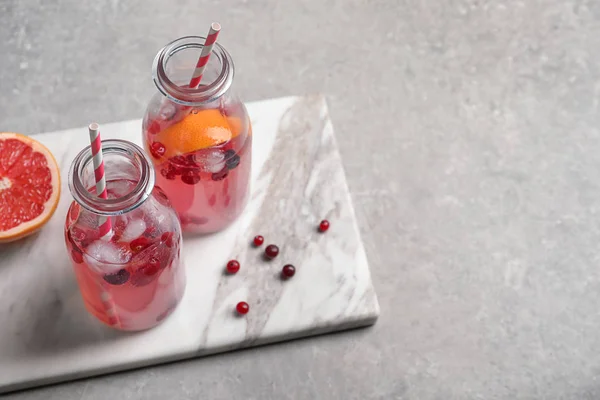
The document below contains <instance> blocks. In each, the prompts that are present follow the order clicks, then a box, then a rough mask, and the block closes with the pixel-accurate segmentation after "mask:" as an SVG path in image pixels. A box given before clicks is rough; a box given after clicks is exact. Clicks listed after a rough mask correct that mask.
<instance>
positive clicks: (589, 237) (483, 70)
mask: <svg viewBox="0 0 600 400" xmlns="http://www.w3.org/2000/svg"><path fill="white" fill-rule="evenodd" d="M167 3H168V2H165V1H160V0H146V1H141V0H138V1H125V0H121V1H119V0H95V1H92V0H86V1H81V0H70V1H45V0H22V1H18V0H0V38H1V40H0V60H1V66H0V129H2V130H13V131H20V132H25V133H35V132H39V131H50V130H56V129H61V128H69V127H74V126H84V125H86V124H87V123H88V122H89V121H90V120H97V121H99V122H109V121H118V120H124V119H131V118H138V117H140V116H141V115H142V113H143V111H144V107H145V104H146V102H147V100H148V98H149V97H150V96H151V94H152V93H153V92H154V87H153V85H152V83H151V80H150V65H151V62H152V59H153V57H154V55H155V53H156V51H157V50H158V49H159V47H161V46H162V45H163V44H165V43H166V42H167V41H170V40H171V39H174V38H176V37H179V36H183V35H187V34H204V31H205V30H206V27H207V26H208V24H209V22H210V21H212V20H218V21H220V22H221V23H222V25H223V32H222V34H221V39H220V40H221V42H222V43H223V44H224V45H225V46H226V47H227V48H228V49H229V50H230V51H231V53H232V54H233V56H234V59H235V60H236V66H237V78H236V85H237V88H238V89H239V91H240V93H241V95H242V96H243V97H244V98H245V99H246V100H248V101H250V100H259V99H265V98H271V97H278V96H285V95H290V94H312V93H316V92H323V93H325V94H326V95H327V98H328V102H329V105H330V109H331V114H332V119H333V122H334V127H335V129H336V134H337V138H338V142H339V144H340V147H341V152H342V156H343V158H344V166H345V168H346V171H347V175H348V180H349V185H350V189H351V192H352V197H353V200H354V203H355V206H356V210H357V214H358V219H359V223H360V228H361V231H362V234H363V238H364V241H365V243H366V249H367V254H368V257H369V260H370V263H371V269H372V273H373V276H374V283H375V286H376V290H377V292H378V295H379V300H380V303H381V309H382V316H381V318H380V320H379V322H378V323H377V325H376V326H375V327H373V328H372V329H366V330H359V331H353V332H349V333H342V334H335V335H330V336H323V337H318V338H312V339H307V340H300V341H295V342H290V343H284V344H279V345H273V346H267V347H262V348H256V349H251V350H247V351H241V352H234V353H229V354H225V355H218V356H213V357H207V358H203V359H195V360H191V361H185V362H181V363H174V364H170V365H165V366H157V367H152V368H145V369H141V370H136V371H132V372H126V373H121V374H115V375H112V376H105V377H99V378H93V379H87V380H82V381H77V382H73V383H68V384H62V385H57V386H52V387H47V388H42V389H36V390H30V391H25V392H21V393H15V394H11V395H8V396H6V398H9V399H44V400H46V399H57V400H58V399H60V400H71V399H77V400H79V399H83V400H92V399H107V398H115V399H198V398H203V399H344V400H349V399H443V400H447V399H516V398H519V399H521V398H522V399H597V398H599V397H600V381H599V380H598V379H597V377H598V375H600V333H599V331H600V313H599V312H598V311H597V310H598V308H599V303H600V246H599V245H598V243H599V242H600V230H599V229H598V227H599V223H598V217H599V216H600V131H599V127H600V113H599V112H598V104H599V100H600V95H599V92H600V83H599V82H600V80H599V78H600V67H599V65H600V56H599V54H600V52H599V49H600V3H599V2H598V1H592V0H590V1H586V0H548V1H542V0H535V1H534V0H522V1H498V0H447V1H441V0H439V1H418V0H412V1H409V0H402V1H394V0H372V1H367V0H346V1H342V0H329V1H322V0H301V1H292V0H287V1H281V0H240V1H225V0H220V1H217V0H202V1H192V0H187V1H177V2H174V3H176V6H174V5H169V6H167V5H166V4H167Z"/></svg>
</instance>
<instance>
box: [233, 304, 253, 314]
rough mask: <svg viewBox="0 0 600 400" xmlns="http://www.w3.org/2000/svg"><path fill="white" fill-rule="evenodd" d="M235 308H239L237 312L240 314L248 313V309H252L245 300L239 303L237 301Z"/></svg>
mask: <svg viewBox="0 0 600 400" xmlns="http://www.w3.org/2000/svg"><path fill="white" fill-rule="evenodd" d="M235 309H236V310H237V312H238V313H239V314H242V315H244V314H248V311H250V306H249V305H248V303H246V302H245V301H240V302H239V303H237V305H236V306H235Z"/></svg>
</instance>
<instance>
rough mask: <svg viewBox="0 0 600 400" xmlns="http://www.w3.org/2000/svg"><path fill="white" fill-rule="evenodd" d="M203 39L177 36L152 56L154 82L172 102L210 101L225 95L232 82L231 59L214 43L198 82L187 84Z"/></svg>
mask: <svg viewBox="0 0 600 400" xmlns="http://www.w3.org/2000/svg"><path fill="white" fill-rule="evenodd" d="M204 40H205V38H204V37H202V36H186V37H182V38H179V39H177V40H174V41H173V42H171V43H169V44H168V45H166V46H165V47H163V48H162V49H161V50H160V51H159V52H158V54H157V55H156V57H155V58H154V63H153V66H152V78H153V79H154V83H155V85H156V87H157V88H158V90H159V91H160V92H161V93H162V94H163V95H165V96H166V97H168V98H169V99H171V100H172V101H174V102H176V103H179V104H184V105H188V106H201V105H203V104H206V103H210V102H212V101H214V100H216V99H218V98H220V97H221V96H222V95H223V94H225V93H226V92H227V90H229V87H230V86H231V83H232V82H233V75H234V66H233V60H232V59H231V56H230V55H229V53H228V52H227V50H225V48H223V46H221V45H220V44H218V43H215V44H214V47H213V50H212V53H211V55H210V58H209V61H208V64H207V65H206V69H205V70H204V73H203V75H202V81H201V83H200V85H199V86H198V87H197V88H190V87H189V83H190V80H191V78H192V76H193V74H194V70H195V68H196V63H197V61H198V58H199V56H200V53H201V52H202V47H203V43H204Z"/></svg>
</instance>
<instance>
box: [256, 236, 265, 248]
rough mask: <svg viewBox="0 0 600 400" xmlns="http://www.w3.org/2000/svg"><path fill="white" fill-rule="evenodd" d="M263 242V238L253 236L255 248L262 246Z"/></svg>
mask: <svg viewBox="0 0 600 400" xmlns="http://www.w3.org/2000/svg"><path fill="white" fill-rule="evenodd" d="M264 242H265V238H264V237H262V236H260V235H256V236H254V245H255V246H256V247H258V246H262V244H263V243H264Z"/></svg>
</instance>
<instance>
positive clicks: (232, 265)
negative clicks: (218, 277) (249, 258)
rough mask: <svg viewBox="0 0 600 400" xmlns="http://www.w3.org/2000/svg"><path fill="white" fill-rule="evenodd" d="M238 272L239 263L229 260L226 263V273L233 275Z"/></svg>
mask: <svg viewBox="0 0 600 400" xmlns="http://www.w3.org/2000/svg"><path fill="white" fill-rule="evenodd" d="M239 270H240V263H239V262H237V260H231V261H229V262H228V263H227V272H229V273H230V274H235V273H236V272H238V271H239Z"/></svg>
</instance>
